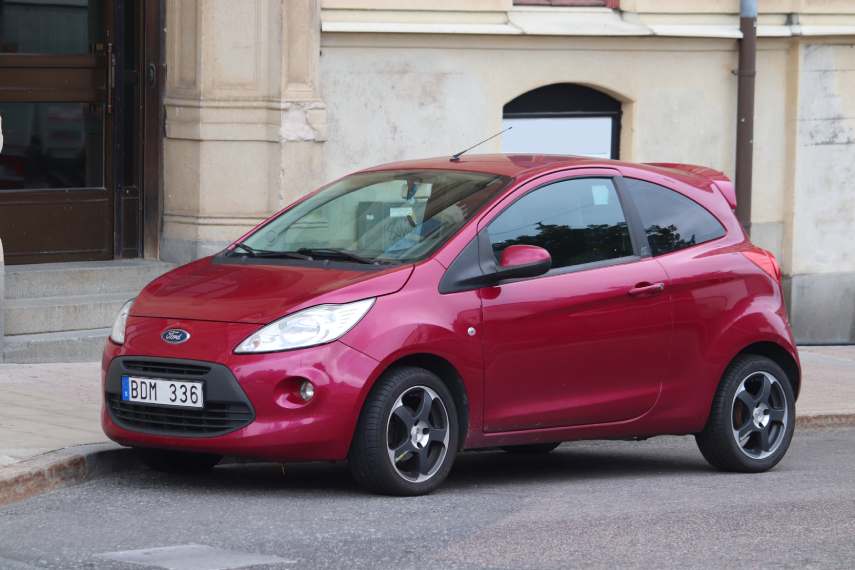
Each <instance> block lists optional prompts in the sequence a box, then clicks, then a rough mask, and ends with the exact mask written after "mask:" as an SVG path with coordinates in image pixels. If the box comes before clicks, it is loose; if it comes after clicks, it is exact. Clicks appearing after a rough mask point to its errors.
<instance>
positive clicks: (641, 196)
mask: <svg viewBox="0 0 855 570" xmlns="http://www.w3.org/2000/svg"><path fill="white" fill-rule="evenodd" d="M626 186H627V189H628V190H629V193H630V195H631V196H632V200H633V202H634V203H635V206H636V208H637V209H638V214H639V216H640V217H641V224H642V225H643V226H644V232H645V233H646V234H647V240H648V241H649V242H650V249H651V253H652V254H653V255H662V254H664V253H670V252H672V251H677V250H679V249H684V248H687V247H691V246H693V245H696V244H699V243H704V242H706V241H710V240H714V239H716V238H720V237H721V236H723V235H724V228H723V227H722V225H721V224H720V223H719V221H718V220H717V219H715V217H714V216H713V215H712V214H710V213H709V212H708V211H707V210H706V208H704V207H703V206H701V205H700V204H697V203H696V202H694V201H693V200H690V199H689V198H686V197H685V196H683V195H682V194H680V193H678V192H675V191H673V190H669V189H668V188H665V187H664V186H659V185H658V184H653V183H652V182H647V181H644V180H636V179H632V178H627V179H626Z"/></svg>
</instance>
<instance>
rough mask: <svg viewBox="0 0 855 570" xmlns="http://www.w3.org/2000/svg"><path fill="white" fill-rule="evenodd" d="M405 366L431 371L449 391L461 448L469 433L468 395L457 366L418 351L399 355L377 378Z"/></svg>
mask: <svg viewBox="0 0 855 570" xmlns="http://www.w3.org/2000/svg"><path fill="white" fill-rule="evenodd" d="M406 366H415V367H418V368H424V369H425V370H428V371H430V372H433V373H434V374H436V375H437V376H438V377H439V379H440V380H442V382H443V384H445V385H446V387H447V388H448V390H449V392H451V396H452V397H453V398H454V406H455V407H456V408H457V423H458V425H459V426H460V437H459V443H458V447H459V450H462V449H463V447H464V443H465V442H466V436H467V435H468V434H469V396H468V394H467V392H466V386H465V385H464V383H463V378H462V377H461V375H460V373H459V372H458V371H457V368H455V366H454V365H453V364H452V363H451V362H449V361H448V360H446V359H445V358H443V357H441V356H438V355H436V354H432V353H429V352H419V353H415V354H408V355H405V356H401V357H400V358H397V359H396V360H394V361H392V362H390V363H389V364H388V365H387V366H386V368H384V369H383V371H382V372H381V373H380V374H379V375H378V380H379V378H382V376H383V374H386V372H388V371H389V370H392V369H394V368H402V367H406ZM375 384H376V382H375Z"/></svg>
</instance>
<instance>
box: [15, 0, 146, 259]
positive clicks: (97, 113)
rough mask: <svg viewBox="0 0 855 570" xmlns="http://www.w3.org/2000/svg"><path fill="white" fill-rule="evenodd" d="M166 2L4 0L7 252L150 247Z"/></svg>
mask: <svg viewBox="0 0 855 570" xmlns="http://www.w3.org/2000/svg"><path fill="white" fill-rule="evenodd" d="M161 12H162V11H161V7H160V0H153V1H152V0H146V1H144V2H137V1H134V0H51V1H50V2H44V1H43V0H0V118H2V133H3V139H4V140H3V148H2V150H0V239H2V240H3V246H4V250H5V255H6V263H7V264H10V265H13V264H22V263H44V262H64V261H88V260H106V259H114V258H121V257H139V256H142V255H143V254H144V253H145V251H144V243H145V239H146V237H147V236H146V235H145V231H146V229H147V228H146V224H145V223H144V220H145V219H146V209H147V206H150V205H149V204H147V203H146V202H147V201H148V200H149V199H150V198H151V200H153V202H154V204H153V205H154V206H155V207H158V195H159V184H158V179H159V175H158V174H159V151H158V149H159V146H160V140H159V130H158V129H152V128H150V125H149V123H151V122H152V119H153V118H152V115H153V114H154V115H159V114H160V108H161V105H160V97H159V93H160V90H159V85H160V83H161V81H160V75H161V70H162V66H161V63H160V52H161V50H160V44H161V33H160V30H161V28H162V26H161V25H160V14H161ZM150 64H151V65H150ZM147 137H148V138H150V137H155V140H154V141H150V140H147ZM152 143H154V144H152Z"/></svg>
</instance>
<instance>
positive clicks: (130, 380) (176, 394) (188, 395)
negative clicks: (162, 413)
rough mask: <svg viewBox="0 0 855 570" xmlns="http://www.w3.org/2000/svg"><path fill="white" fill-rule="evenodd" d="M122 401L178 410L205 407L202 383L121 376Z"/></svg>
mask: <svg viewBox="0 0 855 570" xmlns="http://www.w3.org/2000/svg"><path fill="white" fill-rule="evenodd" d="M122 400H123V401H125V402H139V403H140V404H153V405H158V406H175V407H180V408H203V407H205V401H204V396H203V394H202V382H184V381H178V380H163V379H159V378H142V377H140V376H122Z"/></svg>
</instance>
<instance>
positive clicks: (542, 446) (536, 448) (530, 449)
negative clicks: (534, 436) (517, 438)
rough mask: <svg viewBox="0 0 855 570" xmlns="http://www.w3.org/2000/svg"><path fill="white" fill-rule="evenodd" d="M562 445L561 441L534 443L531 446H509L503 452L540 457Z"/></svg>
mask: <svg viewBox="0 0 855 570" xmlns="http://www.w3.org/2000/svg"><path fill="white" fill-rule="evenodd" d="M559 445H561V442H560V441H556V442H553V443H533V444H529V445H507V446H504V447H502V451H506V452H507V453H513V454H519V455H540V454H546V453H549V452H550V451H552V450H553V449H555V448H556V447H558V446H559Z"/></svg>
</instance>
